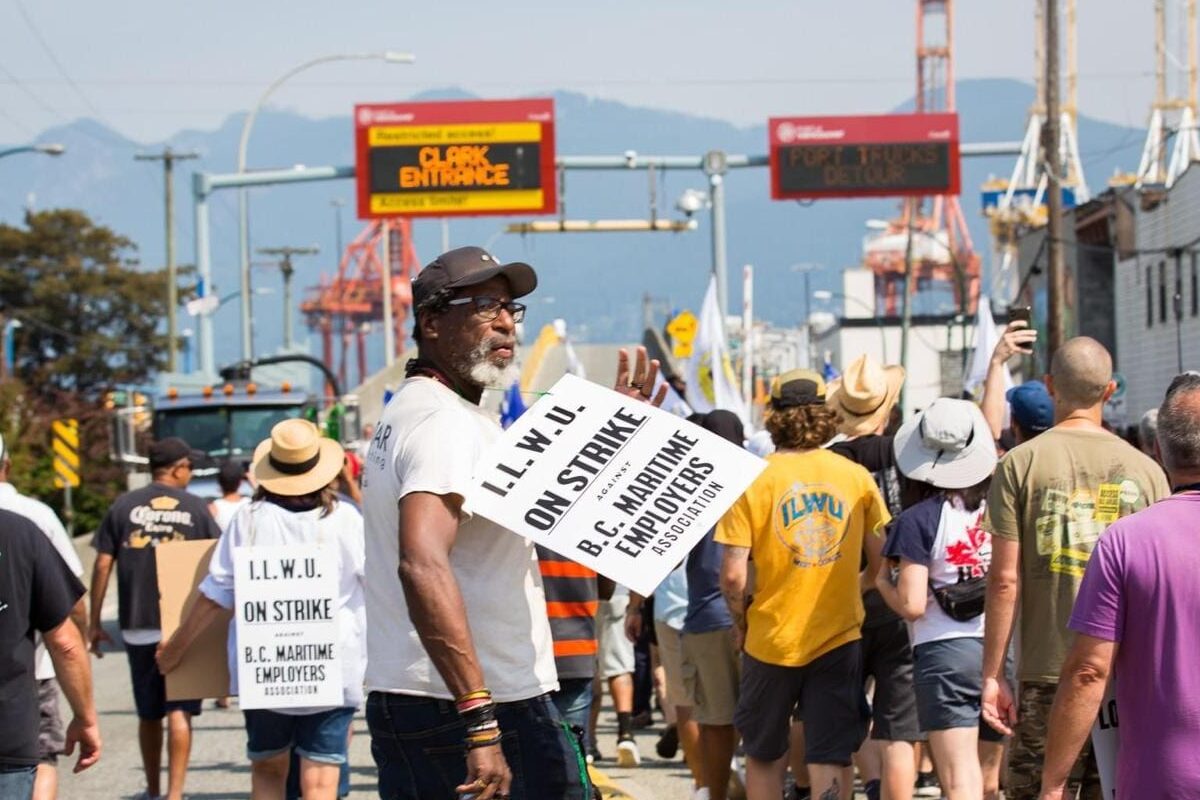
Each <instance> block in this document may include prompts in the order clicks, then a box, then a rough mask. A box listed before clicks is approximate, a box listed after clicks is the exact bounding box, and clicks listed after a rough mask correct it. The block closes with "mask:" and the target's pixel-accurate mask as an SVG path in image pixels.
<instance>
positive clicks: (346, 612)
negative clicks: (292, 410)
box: [158, 419, 366, 800]
mask: <svg viewBox="0 0 1200 800" xmlns="http://www.w3.org/2000/svg"><path fill="white" fill-rule="evenodd" d="M343 463H344V454H343V451H342V447H341V445H339V444H338V443H337V442H335V441H333V440H331V439H326V438H323V437H322V436H321V433H320V431H319V430H318V429H317V426H315V425H313V424H312V423H311V422H308V421H307V420H302V419H290V420H285V421H283V422H280V423H279V424H277V425H276V426H275V427H274V428H273V429H272V430H271V438H270V439H267V440H266V441H264V442H262V443H261V444H259V446H258V448H257V449H256V450H255V451H254V461H253V464H252V466H251V473H252V474H253V476H254V479H255V482H256V484H257V485H258V489H257V491H256V492H255V495H254V500H253V502H252V503H251V504H250V505H249V506H247V507H245V508H243V509H241V510H240V511H238V513H237V514H236V515H235V516H234V518H233V520H232V521H231V522H230V524H229V529H228V530H226V531H225V533H224V534H223V535H222V537H221V540H220V541H219V542H218V544H217V548H216V550H215V551H214V553H213V557H212V561H211V563H210V565H209V573H208V576H207V577H206V578H205V579H204V581H203V582H202V583H201V584H200V598H199V599H198V601H197V602H196V604H195V605H194V606H193V607H192V609H191V611H190V612H189V614H188V616H187V618H186V619H185V620H184V621H183V623H182V624H181V625H180V627H179V630H178V631H176V633H175V635H174V636H172V637H171V640H170V641H168V642H166V643H165V644H164V645H163V646H162V648H161V649H160V651H159V656H158V663H159V668H160V669H161V670H162V672H163V673H164V674H165V673H167V672H170V671H171V670H172V669H174V668H175V667H177V666H178V665H179V662H180V660H181V658H182V656H183V654H184V653H185V652H186V651H187V648H188V646H189V645H191V643H192V642H193V641H194V640H195V638H196V636H197V635H199V634H200V633H202V632H203V631H204V630H205V629H206V628H207V627H208V626H209V624H211V623H212V622H214V621H216V620H218V619H220V620H227V619H229V617H230V612H231V610H232V609H233V608H234V602H235V586H234V579H233V575H234V568H233V551H234V548H237V547H242V546H247V545H254V546H287V545H302V544H305V545H306V544H314V543H321V544H328V545H331V546H332V548H333V553H334V555H335V556H336V563H337V569H338V604H337V622H338V635H339V638H340V642H339V645H340V646H339V650H338V658H339V660H340V661H341V667H342V704H341V705H340V706H332V707H322V708H287V709H279V710H252V711H244V712H243V713H244V715H245V718H246V737H247V742H246V752H247V755H248V756H249V758H250V761H251V777H250V785H251V796H252V797H253V798H255V800H265V798H272V799H274V798H283V796H284V787H285V783H286V780H287V774H288V759H289V755H290V752H291V751H292V750H293V749H294V750H295V751H296V753H297V754H298V755H299V756H300V784H301V789H302V791H303V795H304V798H305V800H333V798H335V797H336V796H337V784H338V770H339V767H340V765H341V764H343V763H344V762H345V761H346V749H347V736H348V733H349V729H350V722H351V719H352V718H353V716H354V711H355V709H356V708H357V707H358V705H359V704H360V703H361V702H362V682H363V672H364V670H365V666H366V663H365V662H366V615H365V611H364V606H363V574H364V567H365V563H364V555H363V553H364V542H363V520H362V516H361V515H360V514H359V513H358V511H356V510H355V509H354V508H353V507H351V506H350V505H349V504H347V503H343V502H340V501H339V500H338V499H337V495H336V493H335V491H334V489H333V486H332V484H333V483H334V481H335V480H336V478H337V477H338V475H339V474H340V473H341V471H342V466H343ZM228 651H229V674H230V680H231V683H232V684H233V686H232V687H231V689H232V693H233V694H237V661H236V654H237V639H236V626H232V625H231V626H230V628H229V645H228Z"/></svg>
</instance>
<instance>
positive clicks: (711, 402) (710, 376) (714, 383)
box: [684, 277, 750, 424]
mask: <svg viewBox="0 0 1200 800" xmlns="http://www.w3.org/2000/svg"><path fill="white" fill-rule="evenodd" d="M684 378H685V380H686V381H687V401H688V404H689V405H691V407H692V409H693V410H695V411H698V412H700V413H701V414H707V413H708V412H709V411H712V410H714V409H718V408H723V409H725V410H726V411H732V412H733V413H734V414H737V415H738V417H740V418H741V420H742V423H743V424H749V422H750V415H749V413H748V412H747V409H746V402H745V400H744V399H743V398H742V395H741V392H739V391H738V388H737V376H735V375H734V374H733V365H732V364H731V363H730V360H729V347H728V345H727V344H726V343H725V325H724V319H723V317H722V314H721V309H720V308H719V307H718V306H717V279H716V278H715V277H714V278H713V279H712V280H711V281H709V284H708V291H707V292H705V294H704V305H703V306H701V308H700V326H699V329H698V330H697V331H696V340H695V341H694V342H693V343H692V356H691V358H689V359H688V361H687V364H686V365H685V367H684Z"/></svg>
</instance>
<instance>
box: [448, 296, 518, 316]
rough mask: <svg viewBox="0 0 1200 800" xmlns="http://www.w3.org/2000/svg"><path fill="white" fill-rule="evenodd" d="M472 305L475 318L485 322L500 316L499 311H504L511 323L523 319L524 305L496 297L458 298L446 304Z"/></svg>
mask: <svg viewBox="0 0 1200 800" xmlns="http://www.w3.org/2000/svg"><path fill="white" fill-rule="evenodd" d="M468 304H470V305H472V306H473V307H474V308H473V311H474V313H475V315H476V316H477V317H479V318H480V319H482V320H483V321H485V322H491V321H492V320H494V319H496V317H498V316H500V309H504V310H505V311H507V312H508V313H509V314H510V315H512V318H513V322H521V321H522V320H524V319H525V304H524V303H517V302H515V301H513V300H508V301H504V300H501V299H500V298H498V297H487V296H480V297H459V298H457V299H455V300H450V301H449V302H447V303H446V305H448V306H465V305H468Z"/></svg>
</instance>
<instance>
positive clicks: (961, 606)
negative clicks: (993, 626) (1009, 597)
mask: <svg viewBox="0 0 1200 800" xmlns="http://www.w3.org/2000/svg"><path fill="white" fill-rule="evenodd" d="M929 589H930V591H932V592H933V598H934V599H935V600H937V603H938V605H939V606H941V607H942V611H945V612H946V616H948V617H950V619H952V620H955V621H956V622H969V621H971V620H973V619H975V618H976V617H978V616H979V615H980V614H982V613H983V600H984V597H985V596H986V595H987V578H986V577H980V578H969V579H968V580H965V581H960V582H959V583H952V584H950V585H949V586H942V587H941V588H935V587H934V585H933V583H932V582H930V584H929Z"/></svg>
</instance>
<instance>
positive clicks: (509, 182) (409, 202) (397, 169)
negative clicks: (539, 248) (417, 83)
mask: <svg viewBox="0 0 1200 800" xmlns="http://www.w3.org/2000/svg"><path fill="white" fill-rule="evenodd" d="M354 123H355V124H354V137H355V150H356V153H357V164H356V170H355V171H356V173H357V180H358V216H359V217H360V218H364V219H365V218H372V217H395V216H438V217H444V216H456V215H462V216H477V215H485V214H549V213H553V212H554V210H555V207H556V204H557V197H556V192H555V188H556V184H555V179H554V101H553V100H548V99H536V100H467V101H445V102H427V103H392V104H387V105H359V106H356V107H355V109H354Z"/></svg>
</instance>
